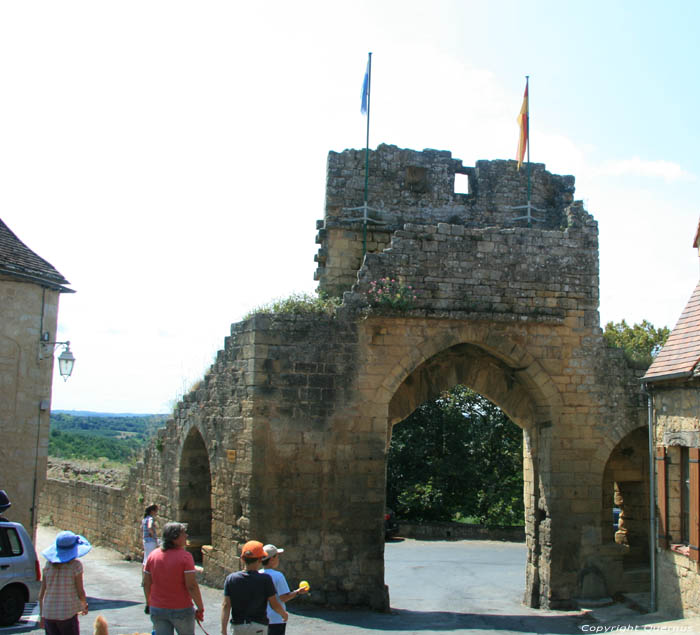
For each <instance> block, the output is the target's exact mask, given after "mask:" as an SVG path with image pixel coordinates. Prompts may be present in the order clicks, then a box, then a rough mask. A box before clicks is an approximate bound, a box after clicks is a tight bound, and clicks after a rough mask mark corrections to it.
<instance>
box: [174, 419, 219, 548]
mask: <svg viewBox="0 0 700 635" xmlns="http://www.w3.org/2000/svg"><path fill="white" fill-rule="evenodd" d="M211 492H212V481H211V468H210V464H209V453H208V451H207V446H206V444H205V442H204V438H203V437H202V433H201V432H200V431H199V429H198V428H197V426H192V427H191V428H190V430H189V432H188V433H187V436H186V437H185V441H184V443H183V444H182V452H181V454H180V470H179V488H178V509H177V519H178V520H179V521H180V522H183V523H186V524H187V533H188V536H189V538H188V550H189V551H191V553H192V555H193V556H194V559H195V562H201V561H202V552H201V548H202V546H203V545H208V544H211V521H212V505H211Z"/></svg>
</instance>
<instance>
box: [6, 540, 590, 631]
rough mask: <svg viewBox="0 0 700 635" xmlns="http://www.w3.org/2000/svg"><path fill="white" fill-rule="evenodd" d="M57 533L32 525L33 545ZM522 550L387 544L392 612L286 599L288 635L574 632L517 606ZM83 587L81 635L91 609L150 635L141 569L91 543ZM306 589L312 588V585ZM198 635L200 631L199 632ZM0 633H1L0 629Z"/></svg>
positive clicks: (208, 596)
mask: <svg viewBox="0 0 700 635" xmlns="http://www.w3.org/2000/svg"><path fill="white" fill-rule="evenodd" d="M56 533H57V530H55V529H54V528H51V527H41V528H40V529H39V533H38V538H37V543H38V547H39V550H42V549H44V548H46V546H48V545H49V544H51V542H53V539H54V537H55V535H56ZM525 555H526V554H525V547H524V545H522V544H516V543H501V542H489V541H457V542H439V541H436V542H424V541H415V540H396V541H393V542H390V543H387V545H386V552H385V560H386V582H387V584H388V585H389V592H390V598H391V607H392V610H391V612H390V613H386V614H380V613H373V612H370V611H361V610H357V611H329V610H321V609H314V608H313V607H305V606H303V605H302V602H301V601H295V602H292V603H290V605H289V606H288V608H290V609H291V610H290V619H289V626H288V627H287V632H288V633H289V634H290V635H293V634H299V635H301V634H304V635H307V634H308V635H318V634H324V635H359V634H362V633H370V632H377V631H379V632H382V633H385V634H387V635H390V634H392V633H394V634H401V635H408V634H411V633H414V634H420V635H430V634H441V633H446V632H450V633H469V634H471V635H478V634H481V633H493V632H498V633H500V634H502V635H510V634H518V635H522V633H543V634H547V633H550V634H557V635H558V634H574V633H581V632H582V630H581V627H582V626H584V625H587V624H591V623H592V622H593V620H592V619H591V618H590V616H586V615H585V614H584V613H583V612H570V613H567V612H559V611H557V612H554V611H536V610H533V609H529V608H526V607H524V606H522V605H521V603H520V602H521V598H522V594H523V589H524V569H525ZM83 564H84V565H85V587H86V590H87V593H88V602H89V605H90V613H89V614H88V615H86V616H83V617H81V618H80V626H81V631H82V632H83V634H89V633H92V624H93V622H94V619H95V617H96V616H97V615H98V614H102V615H104V616H105V618H106V619H107V622H108V624H109V627H110V634H111V635H121V634H124V633H139V632H146V633H150V631H151V624H150V620H149V619H148V616H146V615H144V612H143V606H144V605H143V594H142V591H141V587H140V566H139V564H138V563H135V562H126V561H124V560H122V559H121V557H120V556H119V554H118V553H116V552H114V551H112V550H109V549H105V548H100V547H95V548H94V549H93V550H92V551H91V552H90V554H88V555H87V556H86V557H85V558H84V560H83ZM312 592H313V589H312ZM202 595H203V597H204V605H205V609H206V611H205V619H204V628H205V629H206V631H207V632H208V633H210V635H219V633H220V627H219V607H220V604H221V597H222V595H221V590H220V589H213V588H209V587H202ZM35 628H36V623H35V622H34V621H32V617H31V616H27V617H26V618H25V621H24V625H23V626H21V627H13V628H10V629H0V631H5V632H8V633H19V632H26V631H30V630H32V629H35ZM198 633H199V635H203V633H202V632H201V631H199V630H198ZM2 635H4V632H3V633H2Z"/></svg>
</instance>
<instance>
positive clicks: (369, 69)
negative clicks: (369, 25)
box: [362, 52, 372, 260]
mask: <svg viewBox="0 0 700 635" xmlns="http://www.w3.org/2000/svg"><path fill="white" fill-rule="evenodd" d="M371 93H372V53H371V52H370V53H369V58H368V60H367V137H366V140H365V199H364V205H363V207H364V211H363V217H362V260H364V259H365V254H366V253H367V197H368V190H369V113H370V96H371Z"/></svg>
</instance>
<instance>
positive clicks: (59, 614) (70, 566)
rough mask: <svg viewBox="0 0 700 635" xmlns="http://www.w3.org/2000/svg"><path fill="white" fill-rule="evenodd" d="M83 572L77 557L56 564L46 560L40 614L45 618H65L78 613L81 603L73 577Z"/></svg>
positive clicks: (81, 606) (81, 564)
mask: <svg viewBox="0 0 700 635" xmlns="http://www.w3.org/2000/svg"><path fill="white" fill-rule="evenodd" d="M82 572H83V563H82V562H80V560H78V559H77V558H76V559H75V560H71V561H70V562H66V563H65V564H61V565H56V564H52V563H51V562H47V563H46V566H45V567H44V582H45V583H46V594H45V595H44V601H43V606H42V615H43V617H44V618H45V619H47V620H67V619H69V618H71V617H73V616H74V615H76V614H78V613H80V611H81V610H82V608H83V603H82V602H81V601H80V598H78V590H77V588H76V586H75V578H76V576H79V575H80V574H81V573H82Z"/></svg>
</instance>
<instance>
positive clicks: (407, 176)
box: [314, 145, 594, 295]
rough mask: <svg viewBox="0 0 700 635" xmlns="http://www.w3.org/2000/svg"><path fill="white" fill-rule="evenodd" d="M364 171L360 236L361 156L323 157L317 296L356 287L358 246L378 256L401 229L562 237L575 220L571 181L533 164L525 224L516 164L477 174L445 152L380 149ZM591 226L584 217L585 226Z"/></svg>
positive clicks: (481, 167)
mask: <svg viewBox="0 0 700 635" xmlns="http://www.w3.org/2000/svg"><path fill="white" fill-rule="evenodd" d="M368 165H369V176H368V179H367V185H368V206H369V208H370V209H369V212H368V217H369V219H370V220H369V222H368V223H367V225H366V229H365V227H364V223H363V216H364V210H363V209H361V208H362V205H363V201H364V188H365V153H364V151H361V150H346V151H344V152H342V153H336V152H331V153H329V155H328V165H327V185H326V209H325V217H324V219H323V220H322V221H318V223H317V229H318V234H317V237H316V242H317V243H318V244H319V245H320V248H319V251H318V253H317V254H316V257H315V260H316V262H317V263H318V268H317V270H316V273H315V276H314V277H315V279H316V280H318V282H319V290H321V291H324V292H326V293H328V294H330V295H342V293H343V292H344V291H348V290H350V288H351V287H352V285H353V284H354V283H355V279H356V274H357V271H358V270H359V269H360V267H361V265H362V259H363V245H364V250H365V251H366V253H368V254H373V253H379V252H381V251H383V250H384V249H386V248H387V247H389V245H390V243H391V242H392V237H393V236H394V235H395V232H400V231H402V230H403V229H405V226H406V225H435V226H437V225H438V224H443V225H455V226H459V227H463V228H466V229H470V230H477V229H482V230H483V229H486V228H490V229H494V228H497V229H518V228H533V229H538V230H544V231H550V230H551V231H565V230H567V229H569V228H570V227H571V226H572V221H574V218H572V203H574V191H575V187H574V177H573V176H559V175H555V174H551V173H549V172H547V171H546V170H545V167H544V165H543V164H539V163H535V164H531V165H530V202H531V205H532V206H533V207H534V208H536V209H531V210H530V215H531V217H534V220H530V221H528V220H525V219H522V218H521V217H523V216H526V215H527V210H526V209H522V206H523V205H525V204H526V203H527V200H528V176H527V170H526V169H525V168H522V169H521V170H518V169H517V165H516V162H515V161H477V163H476V166H475V167H465V166H463V165H462V161H460V160H459V159H454V158H452V154H451V153H450V152H447V151H439V150H424V151H422V152H417V151H415V150H405V149H401V148H397V147H396V146H388V145H380V146H379V147H378V148H377V149H376V150H374V151H371V152H370V153H369V164H368ZM460 176H461V177H462V178H464V179H466V181H467V183H468V187H467V188H466V189H467V192H466V193H464V192H460V191H456V188H455V183H456V181H457V179H458V178H459V177H460ZM462 189H465V188H462ZM581 209H582V208H581ZM537 210H539V211H537ZM576 215H577V213H576V211H574V213H573V216H576ZM578 215H579V216H580V214H578ZM583 216H584V217H585V216H587V215H585V214H583ZM590 221H592V219H591V218H590V217H588V218H587V219H586V218H581V223H582V224H584V225H587V224H589V222H590ZM592 222H594V221H592Z"/></svg>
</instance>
